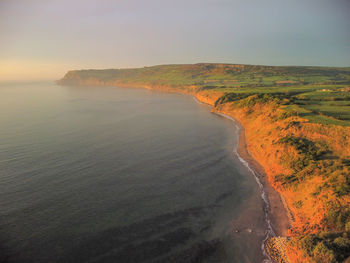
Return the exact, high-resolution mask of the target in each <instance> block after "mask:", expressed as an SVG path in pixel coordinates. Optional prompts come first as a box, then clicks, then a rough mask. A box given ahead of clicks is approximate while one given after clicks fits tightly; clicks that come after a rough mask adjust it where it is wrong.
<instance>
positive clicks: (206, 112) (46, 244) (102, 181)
mask: <svg viewBox="0 0 350 263" xmlns="http://www.w3.org/2000/svg"><path fill="white" fill-rule="evenodd" d="M237 134H238V130H237V127H236V126H235V125H234V123H233V122H232V121H231V120H229V119H226V118H224V117H222V116H219V115H217V114H213V113H211V112H210V108H209V107H208V106H206V105H203V104H200V103H197V102H196V101H195V100H194V99H193V98H192V97H191V96H186V95H179V94H166V93H160V92H155V91H149V90H144V89H133V88H129V89H128V88H115V87H63V86H57V85H55V84H53V83H37V84H33V83H32V84H23V83H22V84H13V83H12V84H1V85H0V262H25V263H32V262H33V263H34V262H35V263H41V262H45V263H47V262H65V263H66V262H67V263H69V262H74V263H75V262H121V263H129V262H130V263H131V262H132V263H134V262H138V263H139V262H140V263H142V262H180V263H182V262H238V263H240V262H254V263H256V262H261V261H262V260H263V259H264V258H265V257H264V256H263V251H262V241H263V240H264V238H265V236H266V229H267V226H266V222H265V215H264V209H263V207H264V204H263V201H262V198H261V192H260V189H259V186H258V184H257V182H256V179H255V177H254V176H253V174H252V173H251V172H250V171H249V169H248V168H247V167H246V166H245V165H244V164H243V163H242V162H241V161H240V160H239V158H238V156H237V155H236V153H235V149H236V147H237V139H238V135H237Z"/></svg>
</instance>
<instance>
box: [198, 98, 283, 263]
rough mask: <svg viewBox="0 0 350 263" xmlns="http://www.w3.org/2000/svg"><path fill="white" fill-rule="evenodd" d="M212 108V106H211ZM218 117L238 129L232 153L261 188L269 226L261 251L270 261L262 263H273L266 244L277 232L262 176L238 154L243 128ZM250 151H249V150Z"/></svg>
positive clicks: (234, 122) (234, 121)
mask: <svg viewBox="0 0 350 263" xmlns="http://www.w3.org/2000/svg"><path fill="white" fill-rule="evenodd" d="M192 98H193V99H194V100H195V101H196V102H197V103H199V104H204V105H208V106H211V105H209V104H206V103H204V102H201V101H199V100H198V99H197V98H196V97H195V96H192ZM211 107H212V106H211ZM213 113H215V114H217V115H220V116H222V117H224V118H226V119H229V120H231V121H232V122H233V125H234V126H235V127H236V131H237V133H236V138H237V145H236V147H234V148H233V150H232V152H233V153H234V154H235V155H236V156H237V157H238V160H239V161H240V162H241V163H242V164H243V165H244V166H245V167H247V168H248V170H249V171H250V172H251V173H252V174H253V175H254V178H255V181H256V182H257V184H258V186H259V189H260V193H261V198H262V200H263V201H264V207H263V208H264V215H265V222H266V224H267V230H266V233H265V234H266V235H265V239H264V240H263V242H262V244H261V250H262V253H263V255H264V256H265V257H267V258H268V259H264V260H263V261H262V263H273V260H272V259H271V257H270V256H269V254H268V253H267V251H266V247H265V242H266V241H267V240H268V239H269V238H270V237H273V236H276V234H275V232H274V231H273V229H272V226H271V220H270V218H269V207H270V203H269V200H268V198H267V195H266V192H265V189H264V186H263V184H262V182H261V175H260V174H259V173H258V172H257V171H255V169H254V168H253V167H251V166H250V165H249V163H248V162H247V161H246V160H244V159H243V158H242V157H241V156H240V155H239V153H238V144H239V133H240V131H241V129H242V128H241V127H240V125H239V124H238V123H237V121H236V120H235V119H234V118H232V117H230V116H228V115H226V114H223V113H220V112H213ZM247 150H248V149H247Z"/></svg>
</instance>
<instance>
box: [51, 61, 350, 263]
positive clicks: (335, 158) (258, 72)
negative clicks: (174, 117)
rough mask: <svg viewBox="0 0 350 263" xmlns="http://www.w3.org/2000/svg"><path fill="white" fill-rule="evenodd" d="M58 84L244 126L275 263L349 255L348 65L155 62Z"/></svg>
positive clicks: (80, 74) (73, 75)
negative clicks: (116, 92) (263, 195)
mask: <svg viewBox="0 0 350 263" xmlns="http://www.w3.org/2000/svg"><path fill="white" fill-rule="evenodd" d="M58 83H59V84H61V85H74V86H121V87H139V88H148V89H154V90H159V91H166V92H179V93H186V94H190V95H193V96H195V97H196V98H197V99H198V100H199V101H201V102H204V103H207V104H210V105H211V106H212V107H213V108H212V110H213V111H215V112H220V113H223V114H226V115H228V116H231V117H233V118H234V119H235V120H237V121H238V122H239V123H240V124H241V126H242V127H243V128H244V129H243V130H242V133H241V140H240V144H242V143H243V144H244V143H246V145H241V146H240V154H241V155H242V157H244V158H245V159H246V160H248V161H249V162H250V163H251V164H252V165H253V166H254V167H255V169H256V170H257V171H258V172H259V173H260V175H261V176H262V178H264V179H265V180H264V182H265V185H264V186H265V189H266V191H267V193H268V197H269V200H270V216H271V220H272V223H273V227H274V229H275V232H276V233H277V234H278V235H280V236H283V237H287V238H285V239H283V240H284V241H283V242H282V243H283V246H282V247H280V246H278V247H277V248H275V250H276V249H277V250H278V249H279V250H283V251H280V253H275V254H276V255H277V256H275V260H277V261H280V262H344V261H345V260H347V259H348V258H349V256H350V239H349V237H350V86H349V85H350V68H328V67H272V66H254V65H237V64H205V63H203V64H194V65H164V66H155V67H145V68H139V69H108V70H78V71H70V72H68V73H67V74H66V75H65V76H64V78H63V79H61V80H59V81H58ZM244 149H245V150H244ZM271 243H272V244H273V243H274V242H271ZM277 243H278V242H277ZM273 250H274V249H272V250H271V251H273ZM272 254H273V253H272ZM281 255H283V256H281Z"/></svg>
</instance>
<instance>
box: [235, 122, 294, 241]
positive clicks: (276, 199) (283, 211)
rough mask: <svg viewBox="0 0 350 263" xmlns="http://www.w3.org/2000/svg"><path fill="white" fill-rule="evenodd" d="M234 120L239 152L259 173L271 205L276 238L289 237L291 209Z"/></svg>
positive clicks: (242, 129) (269, 207) (270, 212)
mask: <svg viewBox="0 0 350 263" xmlns="http://www.w3.org/2000/svg"><path fill="white" fill-rule="evenodd" d="M234 120H235V121H236V122H237V123H238V124H239V126H240V131H239V140H238V148H237V152H238V154H239V155H240V156H241V158H242V159H244V160H245V161H246V162H248V164H249V166H251V167H252V168H253V170H255V171H256V172H257V174H258V176H259V177H260V179H261V180H260V182H261V184H262V186H263V189H264V191H265V193H266V197H267V199H268V203H269V206H268V207H267V210H268V216H269V219H270V220H271V227H272V230H273V232H274V234H275V235H276V236H287V234H288V230H289V228H290V226H291V218H290V216H289V214H290V212H289V209H288V207H286V203H285V202H284V200H283V197H282V196H281V195H280V193H278V192H277V191H276V190H275V189H274V188H273V187H272V186H271V184H270V183H269V182H268V178H267V175H266V173H265V169H264V167H263V166H262V165H260V163H258V162H257V161H256V160H255V159H254V157H253V156H252V155H251V154H250V153H249V149H248V144H247V140H246V134H245V128H244V126H242V125H241V124H240V123H239V122H238V121H237V120H236V119H234Z"/></svg>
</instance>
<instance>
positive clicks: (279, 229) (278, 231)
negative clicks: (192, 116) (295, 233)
mask: <svg viewBox="0 0 350 263" xmlns="http://www.w3.org/2000/svg"><path fill="white" fill-rule="evenodd" d="M193 98H194V100H195V101H196V102H198V103H201V104H206V105H208V106H210V107H211V111H212V112H213V113H216V114H219V115H222V116H224V117H226V118H229V119H231V120H232V121H233V122H234V123H235V124H236V125H237V126H238V129H239V130H238V132H239V134H238V142H237V144H238V145H237V154H238V157H240V158H242V159H243V160H244V161H246V162H247V164H248V166H249V168H250V169H252V170H253V171H252V172H253V173H256V174H255V175H254V176H257V177H258V178H257V180H259V182H258V184H259V183H261V184H262V187H263V189H262V190H263V191H264V192H265V194H266V198H267V200H264V201H267V207H266V208H267V213H268V220H270V222H268V224H270V225H271V227H272V231H273V233H272V235H271V236H282V237H286V236H287V234H288V230H289V229H290V227H291V223H292V221H293V216H292V214H291V212H290V210H289V208H288V206H287V203H286V201H285V200H284V198H283V196H282V195H281V194H280V193H279V192H277V190H275V189H274V188H273V187H272V185H271V184H270V183H269V181H268V177H267V174H266V172H265V169H264V167H263V166H262V165H261V164H260V163H259V162H258V161H257V160H255V158H254V157H253V156H252V155H251V154H250V152H249V149H248V143H247V140H246V132H245V127H244V126H243V125H242V124H241V123H240V122H239V121H238V120H237V119H236V118H234V117H232V116H230V115H227V114H226V113H225V112H220V111H217V110H216V109H215V107H214V106H213V105H211V104H209V103H206V102H203V101H201V100H200V99H199V98H198V97H197V96H196V94H194V95H193ZM262 198H263V199H264V197H262ZM265 241H266V240H265Z"/></svg>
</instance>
